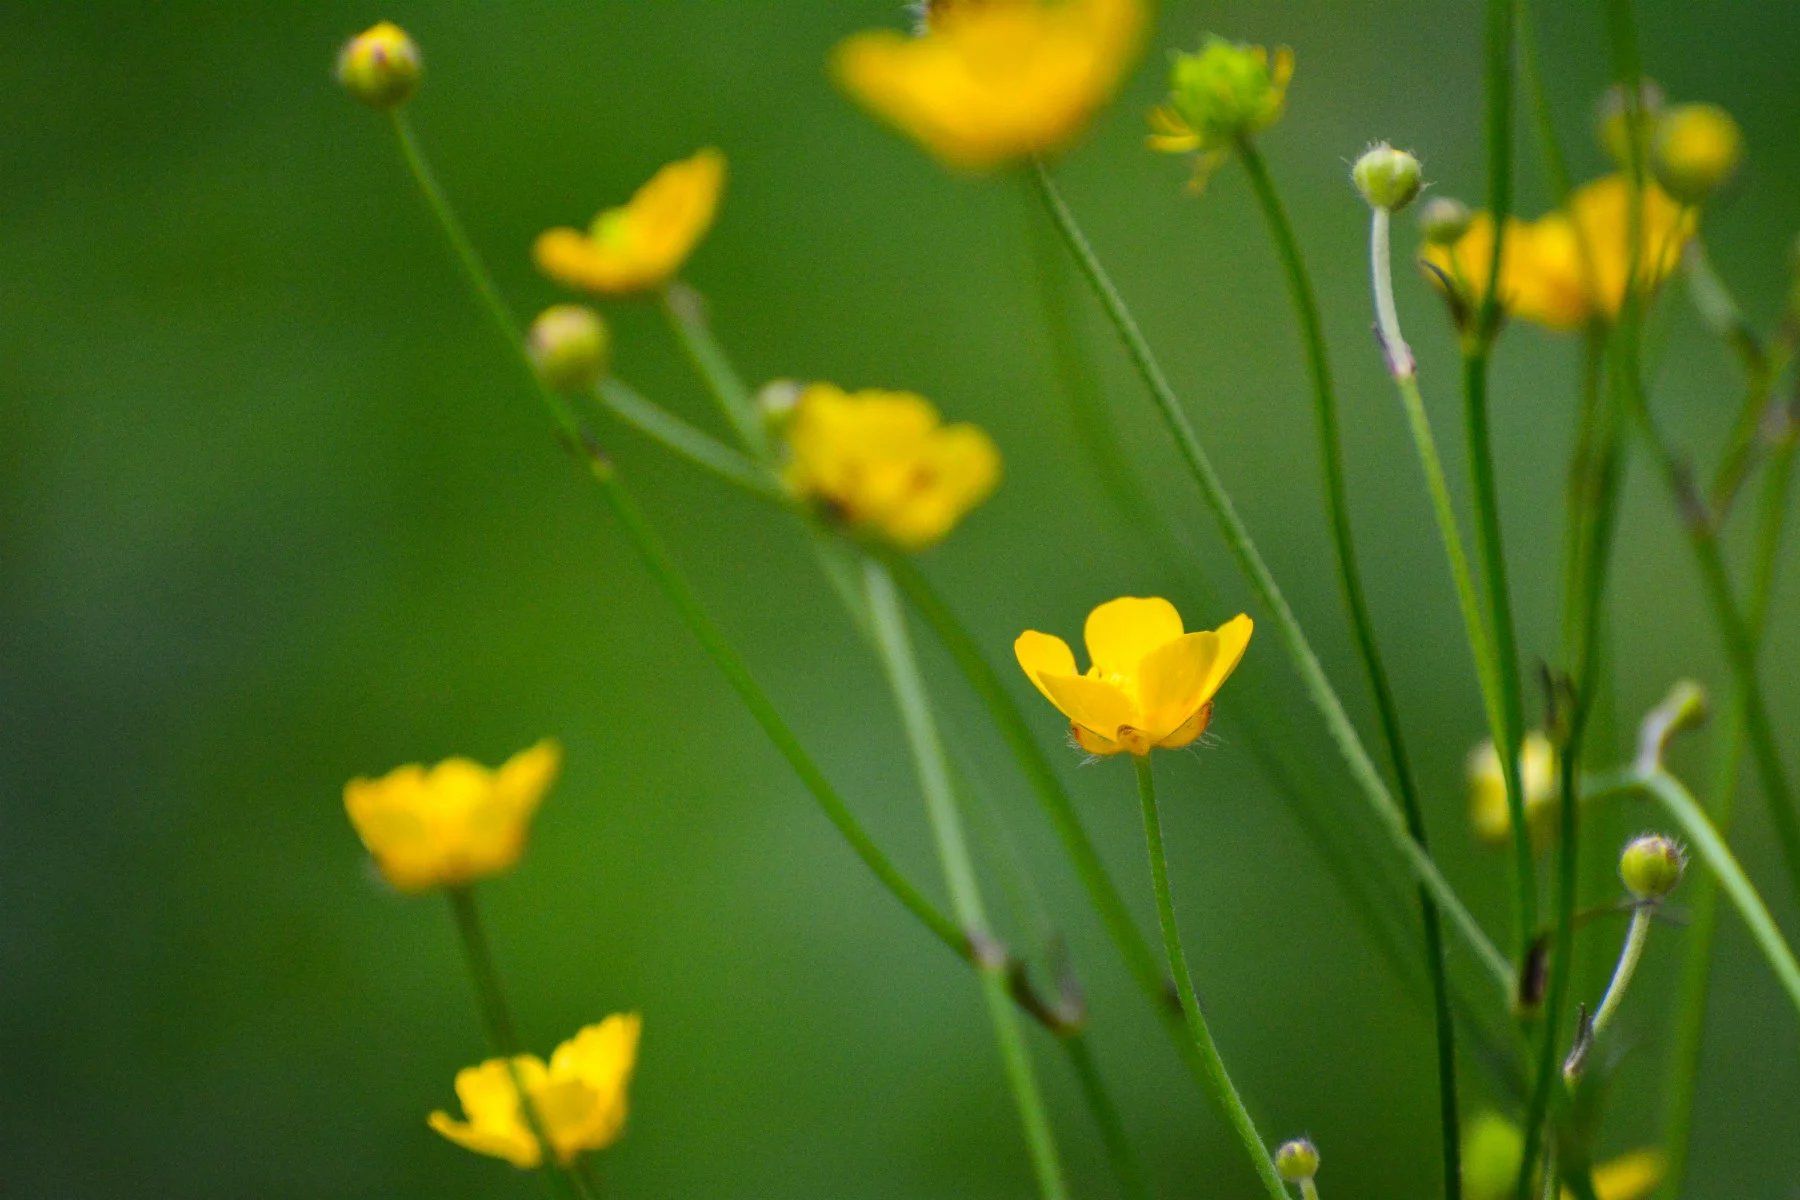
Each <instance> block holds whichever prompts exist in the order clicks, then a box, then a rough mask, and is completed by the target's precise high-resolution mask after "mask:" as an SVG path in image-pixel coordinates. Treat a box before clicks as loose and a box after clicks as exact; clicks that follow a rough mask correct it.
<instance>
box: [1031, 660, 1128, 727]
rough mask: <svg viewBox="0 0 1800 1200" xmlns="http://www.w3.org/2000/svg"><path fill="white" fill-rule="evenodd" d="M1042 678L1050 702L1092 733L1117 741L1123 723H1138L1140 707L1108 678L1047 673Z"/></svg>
mask: <svg viewBox="0 0 1800 1200" xmlns="http://www.w3.org/2000/svg"><path fill="white" fill-rule="evenodd" d="M1039 678H1040V680H1041V684H1042V686H1043V689H1044V692H1045V694H1046V695H1048V696H1049V697H1050V703H1052V704H1054V705H1056V707H1057V708H1059V709H1061V710H1062V712H1063V715H1064V716H1066V717H1068V718H1069V720H1071V721H1073V722H1074V723H1075V724H1077V725H1079V726H1081V727H1082V728H1084V729H1086V730H1088V731H1089V732H1091V733H1097V734H1099V735H1100V736H1101V737H1103V738H1106V739H1108V740H1109V741H1115V742H1116V741H1118V740H1119V727H1120V726H1121V725H1127V726H1134V727H1135V726H1136V724H1137V720H1138V715H1137V709H1136V706H1135V705H1133V704H1132V702H1131V698H1130V697H1128V696H1127V695H1126V694H1125V693H1124V692H1123V691H1122V690H1120V689H1119V688H1118V687H1116V686H1115V685H1113V684H1110V683H1108V682H1107V681H1106V680H1104V679H1095V678H1094V677H1093V676H1091V675H1043V676H1040V677H1039Z"/></svg>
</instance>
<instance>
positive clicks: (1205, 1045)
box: [1131, 755, 1288, 1200]
mask: <svg viewBox="0 0 1800 1200" xmlns="http://www.w3.org/2000/svg"><path fill="white" fill-rule="evenodd" d="M1131 761H1132V766H1133V767H1135V768H1136V770H1137V785H1138V804H1139V806H1140V807H1141V808H1142V810H1143V815H1144V844H1145V847H1146V849H1147V851H1148V853H1149V856H1150V886H1151V888H1152V890H1153V891H1155V893H1156V916H1157V921H1158V923H1159V924H1160V925H1161V926H1162V936H1163V950H1164V952H1165V953H1166V954H1167V955H1168V959H1169V971H1170V973H1171V974H1172V975H1173V976H1174V977H1175V992H1176V994H1177V995H1179V996H1180V997H1181V1011H1182V1013H1183V1015H1185V1016H1186V1017H1187V1023H1188V1031H1189V1033H1190V1034H1191V1035H1192V1036H1193V1039H1194V1045H1195V1047H1196V1048H1198V1050H1199V1051H1200V1056H1201V1058H1202V1059H1204V1060H1205V1062H1206V1072H1207V1073H1206V1077H1207V1082H1208V1084H1209V1091H1210V1094H1211V1097H1212V1101H1213V1103H1214V1104H1215V1105H1217V1106H1218V1108H1219V1111H1220V1113H1221V1115H1223V1116H1224V1117H1225V1119H1226V1122H1227V1123H1228V1124H1230V1126H1231V1129H1232V1132H1233V1133H1235V1134H1236V1135H1237V1138H1238V1141H1239V1143H1241V1144H1242V1146H1243V1148H1244V1153H1245V1154H1246V1155H1248V1156H1249V1158H1250V1164H1251V1166H1252V1167H1254V1168H1255V1170H1256V1177H1257V1179H1258V1180H1260V1181H1261V1183H1262V1185H1263V1189H1264V1190H1265V1191H1267V1192H1268V1193H1269V1196H1270V1200H1288V1195H1287V1189H1286V1188H1285V1187H1284V1186H1283V1185H1282V1182H1281V1176H1279V1175H1277V1174H1276V1173H1275V1163H1274V1162H1273V1160H1271V1159H1270V1158H1269V1151H1268V1148H1267V1147H1266V1146H1265V1145H1264V1144H1263V1140H1262V1136H1261V1135H1260V1134H1258V1133H1257V1132H1256V1122H1254V1121H1252V1120H1251V1119H1250V1113H1249V1110H1247V1109H1246V1108H1245V1107H1244V1102H1243V1100H1242V1098H1240V1097H1239V1096H1238V1092H1237V1087H1236V1085H1234V1084H1233V1083H1232V1082H1231V1076H1230V1074H1229V1073H1227V1071H1226V1070H1225V1060H1224V1059H1222V1058H1221V1057H1220V1056H1219V1047H1218V1044H1217V1043H1216V1042H1214V1041H1213V1036H1212V1030H1211V1029H1210V1028H1209V1027H1208V1026H1207V1023H1206V1014H1205V1013H1203V1012H1201V1011H1200V997H1199V996H1198V995H1196V994H1195V992H1194V978H1193V976H1192V975H1191V974H1190V973H1189V971H1188V964H1187V952H1186V951H1184V950H1183V949H1182V947H1181V929H1180V927H1179V925H1177V923H1176V920H1175V898H1174V894H1173V893H1172V892H1171V891H1170V889H1169V857H1168V851H1167V850H1166V849H1165V848H1164V846H1163V832H1162V815H1161V814H1160V813H1159V812H1158V811H1157V806H1156V780H1155V777H1154V776H1153V775H1152V773H1151V770H1150V757H1149V756H1148V755H1141V756H1137V755H1134V756H1133V757H1132V760H1131Z"/></svg>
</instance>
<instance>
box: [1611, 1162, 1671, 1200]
mask: <svg viewBox="0 0 1800 1200" xmlns="http://www.w3.org/2000/svg"><path fill="white" fill-rule="evenodd" d="M1665 1166H1666V1163H1665V1160H1664V1158H1663V1154H1662V1152H1661V1151H1660V1150H1634V1151H1632V1152H1631V1153H1630V1154H1626V1155H1624V1156H1622V1157H1620V1158H1615V1159H1613V1160H1612V1161H1611V1162H1608V1163H1602V1164H1601V1165H1600V1166H1598V1167H1595V1168H1594V1194H1595V1195H1596V1196H1598V1197H1599V1198H1600V1200H1645V1197H1647V1196H1649V1195H1650V1194H1651V1193H1653V1192H1655V1191H1656V1189H1657V1188H1658V1187H1659V1186H1661V1184H1662V1178H1663V1171H1664V1169H1665Z"/></svg>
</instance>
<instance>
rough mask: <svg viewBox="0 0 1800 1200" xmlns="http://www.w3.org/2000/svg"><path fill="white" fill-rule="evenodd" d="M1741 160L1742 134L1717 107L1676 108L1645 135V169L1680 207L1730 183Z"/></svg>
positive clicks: (1742, 150)
mask: <svg viewBox="0 0 1800 1200" xmlns="http://www.w3.org/2000/svg"><path fill="white" fill-rule="evenodd" d="M1743 156H1744V134H1743V131H1742V130H1740V129H1739V128H1738V123H1737V122H1736V121H1735V120H1733V119H1732V117H1731V114H1730V113H1728V112H1726V111H1725V110H1724V109H1722V108H1720V107H1719V106H1718V105H1716V104H1678V105H1676V106H1675V107H1674V108H1671V109H1669V110H1668V111H1666V112H1664V113H1663V114H1662V116H1661V117H1660V118H1659V119H1658V120H1657V122H1656V126H1655V129H1654V131H1653V132H1652V134H1651V137H1650V171H1651V173H1652V174H1654V175H1655V176H1656V182H1657V183H1659V184H1661V185H1662V190H1663V191H1665V192H1667V193H1669V195H1670V196H1673V197H1674V198H1675V199H1676V200H1679V201H1680V202H1681V203H1683V204H1699V203H1701V202H1702V201H1704V200H1706V199H1708V198H1709V197H1710V196H1712V195H1713V193H1715V192H1717V191H1718V190H1719V189H1720V188H1721V187H1723V186H1725V184H1727V183H1729V182H1730V181H1731V177H1732V176H1733V175H1735V174H1736V173H1737V168H1738V163H1739V162H1740V161H1741V160H1742V159H1743Z"/></svg>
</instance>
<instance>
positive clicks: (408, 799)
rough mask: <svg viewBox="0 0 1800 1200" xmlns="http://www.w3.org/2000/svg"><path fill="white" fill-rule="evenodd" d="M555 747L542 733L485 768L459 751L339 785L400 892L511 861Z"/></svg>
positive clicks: (466, 878) (556, 762)
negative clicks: (457, 755) (539, 738)
mask: <svg viewBox="0 0 1800 1200" xmlns="http://www.w3.org/2000/svg"><path fill="white" fill-rule="evenodd" d="M561 763H562V750H561V749H560V748H559V747H558V746H557V744H556V743H555V742H552V741H542V742H539V743H538V744H537V745H535V746H532V747H531V748H530V749H528V750H521V751H520V752H519V753H517V754H515V755H513V756H512V757H511V758H509V759H507V760H506V762H505V763H504V764H502V765H501V766H500V767H498V768H496V769H493V770H490V769H488V768H487V767H484V766H482V765H481V764H480V763H477V762H471V761H470V760H468V759H466V758H451V759H446V760H444V761H443V762H441V763H438V764H437V765H436V766H434V767H430V768H426V767H424V766H421V765H419V764H418V763H412V764H409V765H407V766H404V767H398V768H396V769H395V770H393V771H390V772H388V774H386V775H384V776H382V777H381V778H380V779H352V780H351V781H350V782H349V783H347V784H345V785H344V810H345V812H347V813H348V814H349V815H350V823H351V824H352V825H353V826H355V827H356V835H357V836H358V837H359V838H361V839H362V843H363V845H364V846H365V847H367V848H368V851H369V853H370V854H371V855H373V856H374V858H375V865H376V867H378V868H379V869H380V871H381V873H382V875H383V876H385V877H386V879H387V881H388V882H389V883H391V884H393V885H394V886H395V887H396V888H398V889H400V890H401V891H403V892H422V891H426V890H428V889H430V888H434V887H456V886H460V885H462V884H466V883H472V882H474V881H476V880H478V879H485V878H487V877H488V876H490V875H497V874H499V873H500V872H502V871H506V870H508V869H510V868H511V867H512V865H513V864H514V863H516V862H518V861H519V855H520V854H521V853H523V852H524V849H525V835H526V833H527V832H528V831H529V830H530V827H531V818H532V815H533V814H534V813H536V811H537V807H538V802H539V801H541V800H542V799H543V797H544V793H545V792H546V791H548V790H549V788H550V785H551V783H552V782H554V781H555V779H556V773H557V770H558V768H559V767H560V766H561Z"/></svg>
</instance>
